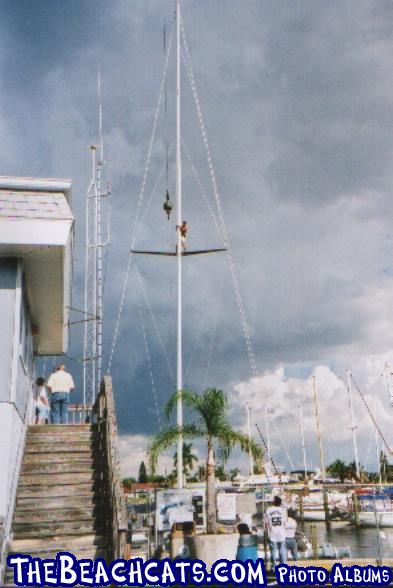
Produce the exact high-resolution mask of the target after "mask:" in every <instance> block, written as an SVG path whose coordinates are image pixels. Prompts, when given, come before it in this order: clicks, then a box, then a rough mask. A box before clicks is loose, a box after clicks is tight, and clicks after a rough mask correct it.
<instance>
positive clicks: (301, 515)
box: [299, 494, 304, 525]
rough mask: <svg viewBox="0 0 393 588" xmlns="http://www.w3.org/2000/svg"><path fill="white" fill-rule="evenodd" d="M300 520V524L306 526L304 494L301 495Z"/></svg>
mask: <svg viewBox="0 0 393 588" xmlns="http://www.w3.org/2000/svg"><path fill="white" fill-rule="evenodd" d="M299 520H300V524H301V525H304V503H303V494H299Z"/></svg>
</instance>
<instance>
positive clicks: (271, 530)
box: [265, 496, 288, 570]
mask: <svg viewBox="0 0 393 588" xmlns="http://www.w3.org/2000/svg"><path fill="white" fill-rule="evenodd" d="M287 518H288V515H287V509H286V508H284V507H282V506H281V498H280V497H279V496H275V497H274V500H273V505H272V506H269V507H268V508H267V509H266V514H265V528H266V530H267V533H268V537H269V544H270V561H271V564H272V569H273V570H274V566H275V565H276V561H277V558H278V559H279V561H280V564H283V563H286V562H287V550H286V546H285V536H286V532H285V523H286V522H287Z"/></svg>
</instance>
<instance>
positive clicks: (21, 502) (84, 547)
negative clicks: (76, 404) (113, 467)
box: [6, 425, 109, 584]
mask: <svg viewBox="0 0 393 588" xmlns="http://www.w3.org/2000/svg"><path fill="white" fill-rule="evenodd" d="M104 478H105V462H104V459H103V457H102V449H101V447H100V440H99V432H98V430H97V425H44V426H30V427H29V428H28V431H27V437H26V446H25V452H24V457H23V463H22V469H21V474H20V478H19V485H18V491H17V497H16V507H15V512H14V518H13V527H12V531H13V537H12V543H11V547H10V550H9V553H27V554H29V555H32V556H33V557H40V558H55V557H56V554H57V552H58V551H70V552H72V553H73V554H74V555H75V557H77V558H89V559H95V558H97V557H104V558H105V559H107V558H108V548H109V544H108V539H107V538H108V530H107V526H106V525H107V523H106V521H107V516H106V512H105V505H106V504H107V500H106V496H105V483H104ZM7 582H8V584H12V582H13V576H12V573H11V570H7V572H6V584H7Z"/></svg>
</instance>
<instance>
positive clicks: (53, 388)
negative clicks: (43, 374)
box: [46, 363, 75, 425]
mask: <svg viewBox="0 0 393 588" xmlns="http://www.w3.org/2000/svg"><path fill="white" fill-rule="evenodd" d="M46 386H47V388H48V390H49V391H50V392H51V401H50V408H51V421H52V423H53V424H55V425H66V424H67V423H68V403H69V395H70V392H71V391H72V390H73V389H74V388H75V386H74V380H73V379H72V376H71V374H69V373H68V372H66V369H65V365H64V363H60V364H59V365H58V366H57V368H56V371H55V372H54V373H53V374H51V375H50V376H49V380H48V383H47V385H46Z"/></svg>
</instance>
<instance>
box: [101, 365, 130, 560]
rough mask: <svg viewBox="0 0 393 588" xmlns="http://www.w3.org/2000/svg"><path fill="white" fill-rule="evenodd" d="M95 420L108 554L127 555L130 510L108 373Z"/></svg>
mask: <svg viewBox="0 0 393 588" xmlns="http://www.w3.org/2000/svg"><path fill="white" fill-rule="evenodd" d="M93 422H95V423H96V424H97V430H98V434H99V447H100V452H101V457H102V458H103V459H104V462H105V469H106V475H105V476H104V479H103V480H102V482H103V483H104V485H105V488H104V495H105V503H106V509H107V510H106V529H107V533H108V537H110V538H111V546H110V549H109V552H110V553H109V554H108V556H109V557H111V558H112V559H118V558H124V554H125V547H126V536H127V510H126V504H125V499H124V493H123V488H122V484H121V474H120V459H119V450H118V437H117V421H116V412H115V403H114V398H113V389H112V378H111V377H110V376H105V377H104V378H103V380H102V383H101V390H100V393H99V395H98V397H97V399H96V402H95V404H94V407H93Z"/></svg>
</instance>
